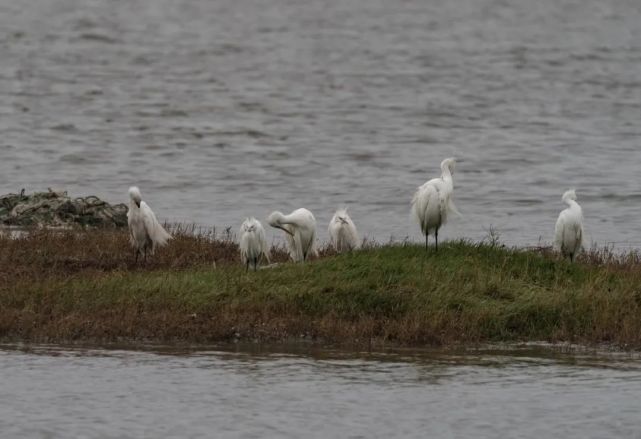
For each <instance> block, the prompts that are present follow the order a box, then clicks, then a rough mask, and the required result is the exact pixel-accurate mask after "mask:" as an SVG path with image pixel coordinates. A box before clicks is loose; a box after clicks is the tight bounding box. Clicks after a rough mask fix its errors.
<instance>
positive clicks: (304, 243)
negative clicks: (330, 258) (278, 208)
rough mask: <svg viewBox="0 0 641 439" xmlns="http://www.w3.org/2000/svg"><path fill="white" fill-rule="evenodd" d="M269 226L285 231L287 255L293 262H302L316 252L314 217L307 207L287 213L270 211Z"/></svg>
mask: <svg viewBox="0 0 641 439" xmlns="http://www.w3.org/2000/svg"><path fill="white" fill-rule="evenodd" d="M267 222H268V223H269V225H270V226H272V227H275V228H277V229H281V230H282V231H284V232H285V233H286V235H285V237H286V238H287V246H288V247H289V255H290V256H291V258H292V260H293V261H294V262H304V261H305V260H306V259H307V258H308V256H309V255H317V253H316V246H315V240H316V219H315V218H314V215H313V214H312V213H311V212H310V211H309V210H307V209H296V210H295V211H293V212H292V213H290V214H289V215H283V214H282V213H280V212H272V213H271V214H270V215H269V217H268V218H267Z"/></svg>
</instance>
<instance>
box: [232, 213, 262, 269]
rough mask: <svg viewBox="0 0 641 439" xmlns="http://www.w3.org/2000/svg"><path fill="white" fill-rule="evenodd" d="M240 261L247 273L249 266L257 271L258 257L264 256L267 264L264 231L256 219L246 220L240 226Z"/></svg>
mask: <svg viewBox="0 0 641 439" xmlns="http://www.w3.org/2000/svg"><path fill="white" fill-rule="evenodd" d="M239 247H240V259H241V260H242V261H243V264H244V265H245V267H246V271H249V264H250V263H251V264H252V266H253V267H254V271H256V270H257V269H258V263H259V262H260V257H261V256H263V255H264V256H265V259H266V260H267V263H268V264H269V249H268V248H267V241H266V240H265V229H263V225H262V224H261V223H260V221H258V220H257V219H256V218H254V217H251V218H247V219H246V220H245V221H244V222H243V224H242V225H241V226H240V243H239Z"/></svg>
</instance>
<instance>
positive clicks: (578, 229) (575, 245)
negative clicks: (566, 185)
mask: <svg viewBox="0 0 641 439" xmlns="http://www.w3.org/2000/svg"><path fill="white" fill-rule="evenodd" d="M561 200H563V202H564V203H565V204H567V205H568V207H567V208H566V209H564V210H563V211H561V213H560V214H559V218H558V219H557V220H556V227H555V229H554V241H555V244H556V248H557V250H559V251H560V252H561V254H562V255H563V256H564V257H565V256H568V257H569V258H570V261H574V258H575V256H576V254H577V253H578V252H579V251H580V250H581V246H582V244H583V211H582V210H581V206H579V203H577V202H576V192H575V191H574V189H570V190H569V191H566V192H565V193H564V194H563V197H561Z"/></svg>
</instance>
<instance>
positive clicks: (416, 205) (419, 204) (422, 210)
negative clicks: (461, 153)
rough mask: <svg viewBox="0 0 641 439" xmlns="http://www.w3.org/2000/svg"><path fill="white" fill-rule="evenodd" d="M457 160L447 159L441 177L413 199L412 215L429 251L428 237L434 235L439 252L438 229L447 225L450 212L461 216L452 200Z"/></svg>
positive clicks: (427, 185)
mask: <svg viewBox="0 0 641 439" xmlns="http://www.w3.org/2000/svg"><path fill="white" fill-rule="evenodd" d="M455 165H456V159H454V158H447V159H445V160H443V161H442V162H441V176H440V177H439V178H433V179H431V180H429V181H428V182H426V183H425V184H423V185H422V186H420V187H419V188H418V189H417V190H416V193H415V194H414V197H413V198H412V215H413V216H414V218H416V221H417V222H418V224H419V225H420V227H421V232H423V234H424V235H425V249H426V250H427V237H428V235H429V234H430V233H432V234H433V235H434V239H435V242H436V250H437V251H438V229H440V228H441V226H443V224H445V222H446V221H447V216H448V214H449V213H450V212H453V213H455V214H456V215H459V216H460V213H459V211H458V210H457V209H456V206H455V205H454V201H453V200H452V192H453V191H454V182H453V181H452V173H453V172H454V166H455Z"/></svg>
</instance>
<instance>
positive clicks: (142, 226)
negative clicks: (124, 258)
mask: <svg viewBox="0 0 641 439" xmlns="http://www.w3.org/2000/svg"><path fill="white" fill-rule="evenodd" d="M127 223H128V225H129V237H130V241H131V245H132V246H133V247H134V250H135V252H136V262H138V256H142V257H143V258H144V259H145V260H147V255H148V254H153V253H154V252H155V251H156V249H157V248H158V247H162V246H164V245H165V244H167V241H169V240H170V239H171V235H170V234H169V233H167V231H166V230H165V229H164V228H163V226H161V225H160V223H159V222H158V220H157V219H156V215H155V214H154V212H153V211H152V210H151V208H150V207H149V206H148V205H147V203H145V202H144V201H143V200H142V195H141V193H140V189H138V188H137V187H136V186H132V187H130V188H129V211H128V212H127Z"/></svg>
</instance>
